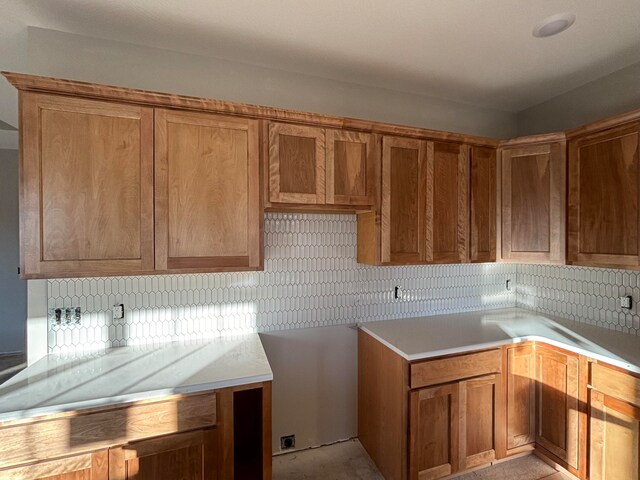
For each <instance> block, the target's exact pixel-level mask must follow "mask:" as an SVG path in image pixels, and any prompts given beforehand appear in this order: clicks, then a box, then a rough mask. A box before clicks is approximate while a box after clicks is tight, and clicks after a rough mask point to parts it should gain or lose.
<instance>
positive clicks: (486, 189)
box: [469, 147, 496, 262]
mask: <svg viewBox="0 0 640 480" xmlns="http://www.w3.org/2000/svg"><path fill="white" fill-rule="evenodd" d="M470 155H471V160H470V164H471V170H470V174H469V175H470V181H469V186H470V188H469V190H470V195H471V202H470V208H471V211H470V217H471V222H470V231H469V259H470V260H471V261H472V262H495V260H496V151H495V149H493V148H486V147H471V152H470Z"/></svg>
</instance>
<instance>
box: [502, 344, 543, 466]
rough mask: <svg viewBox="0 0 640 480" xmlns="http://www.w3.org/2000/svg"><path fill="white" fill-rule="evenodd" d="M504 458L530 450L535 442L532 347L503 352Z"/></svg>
mask: <svg viewBox="0 0 640 480" xmlns="http://www.w3.org/2000/svg"><path fill="white" fill-rule="evenodd" d="M505 362H506V367H505V370H506V375H505V383H506V389H505V397H506V398H505V401H506V416H507V438H506V449H507V455H512V454H517V453H521V452H522V451H523V450H530V449H531V448H532V445H533V444H534V443H535V441H536V433H535V428H536V427H535V419H536V417H535V404H536V370H535V357H534V346H533V344H525V345H517V346H514V347H509V348H507V349H506V354H505Z"/></svg>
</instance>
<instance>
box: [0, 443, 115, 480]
mask: <svg viewBox="0 0 640 480" xmlns="http://www.w3.org/2000/svg"><path fill="white" fill-rule="evenodd" d="M107 462H108V453H107V450H103V451H100V452H95V453H86V454H81V455H74V456H70V457H63V458H58V459H54V460H47V461H44V462H37V463H32V464H30V465H25V466H20V467H14V468H6V469H0V480H108V479H109V475H108V473H109V472H108V470H107V469H106V465H107Z"/></svg>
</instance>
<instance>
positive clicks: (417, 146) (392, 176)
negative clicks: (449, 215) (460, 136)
mask: <svg viewBox="0 0 640 480" xmlns="http://www.w3.org/2000/svg"><path fill="white" fill-rule="evenodd" d="M426 149H427V143H426V142H424V141H422V140H413V139H408V138H399V137H384V138H383V140H382V206H381V209H382V213H381V229H382V230H381V234H382V241H381V249H382V251H381V260H382V263H398V264H403V263H404V264H407V263H409V264H410V263H421V262H424V261H425V260H426V242H425V240H424V239H425V220H426V193H427V192H426V186H427V185H426V183H427V182H426V179H427V169H426Z"/></svg>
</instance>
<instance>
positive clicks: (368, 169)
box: [326, 130, 377, 205]
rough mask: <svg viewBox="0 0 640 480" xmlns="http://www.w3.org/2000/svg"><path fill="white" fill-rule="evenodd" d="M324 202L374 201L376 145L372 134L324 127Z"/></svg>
mask: <svg viewBox="0 0 640 480" xmlns="http://www.w3.org/2000/svg"><path fill="white" fill-rule="evenodd" d="M326 149H327V150H326V180H327V185H326V203H327V204H330V205H374V204H375V194H376V188H375V179H376V165H375V163H376V162H375V159H376V157H377V155H376V153H377V149H376V145H375V143H374V135H371V134H368V133H359V132H349V131H345V130H327V131H326Z"/></svg>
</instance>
